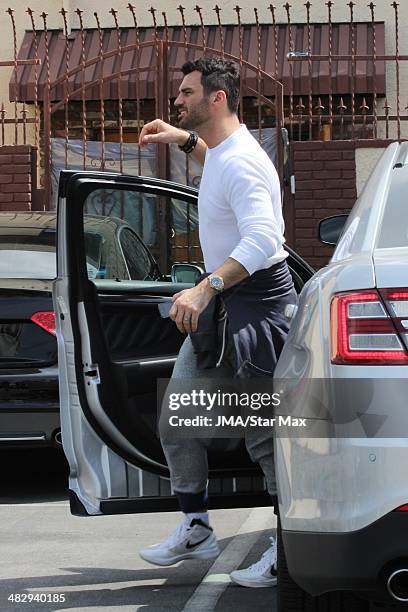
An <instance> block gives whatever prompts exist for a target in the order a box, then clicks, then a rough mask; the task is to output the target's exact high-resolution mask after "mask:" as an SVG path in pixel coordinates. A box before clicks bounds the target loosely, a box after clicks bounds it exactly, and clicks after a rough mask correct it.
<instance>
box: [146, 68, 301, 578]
mask: <svg viewBox="0 0 408 612" xmlns="http://www.w3.org/2000/svg"><path fill="white" fill-rule="evenodd" d="M182 72H183V74H184V79H183V81H182V83H181V86H180V89H179V95H178V97H177V99H176V101H175V106H176V108H177V111H178V119H179V126H180V127H179V128H175V127H172V126H170V125H168V124H166V123H164V122H163V121H161V120H158V119H156V120H155V121H152V122H150V123H148V124H147V125H145V126H144V128H143V130H142V132H141V135H140V145H141V146H145V145H146V144H148V143H176V144H178V145H179V146H180V148H182V149H183V150H184V151H185V152H186V153H193V154H194V156H195V157H196V158H197V159H198V160H199V161H201V162H202V163H204V168H203V174H202V179H201V184H200V192H199V200H198V210H199V233H200V244H201V248H202V251H203V255H204V263H205V267H206V270H207V272H210V273H211V274H210V275H209V276H207V277H206V278H204V280H202V281H201V282H199V283H198V284H197V285H196V286H195V287H194V288H192V289H188V290H185V291H182V292H180V293H178V294H176V295H175V296H174V303H173V306H172V308H171V311H170V316H171V318H172V319H173V320H174V321H175V323H176V325H177V327H178V329H179V330H180V331H181V332H183V333H187V334H189V336H188V337H187V338H186V340H185V342H184V344H183V346H182V348H181V350H180V353H179V356H178V358H177V362H176V364H175V367H174V372H173V376H172V379H171V381H170V385H176V381H177V379H182V378H193V379H194V378H208V379H211V378H215V379H216V378H231V377H232V376H238V377H240V378H245V377H250V376H259V375H260V374H261V375H267V376H271V375H272V373H273V369H274V366H275V364H276V361H277V358H278V355H279V352H280V350H281V348H282V346H283V343H284V340H285V338H286V334H287V331H288V320H287V318H286V317H285V315H284V309H285V306H286V305H287V304H288V303H295V302H296V293H295V291H294V288H293V283H292V279H291V277H290V273H289V271H288V268H287V265H286V256H287V254H286V252H285V251H284V249H283V243H284V237H283V228H284V224H283V218H282V212H281V200H280V185H279V180H278V176H277V173H276V170H275V168H274V166H273V164H272V162H271V161H270V159H269V158H268V156H267V155H266V153H265V152H264V151H263V149H262V148H261V147H260V145H259V144H258V143H257V141H256V140H255V139H254V138H253V137H252V135H251V134H250V133H249V131H248V130H247V128H246V127H245V126H244V125H241V124H240V122H239V118H238V115H237V110H238V103H239V90H240V86H239V78H240V77H239V72H238V69H237V67H236V66H235V64H233V63H232V62H230V61H226V60H222V59H213V58H211V59H209V58H205V59H199V60H196V61H195V62H187V63H186V64H184V66H183V67H182ZM186 130H196V133H195V132H186ZM215 296H221V298H222V302H223V305H224V306H225V309H226V311H227V320H228V342H226V343H225V342H224V343H223V345H225V346H223V349H224V350H223V352H222V354H221V355H220V357H219V359H218V362H217V363H216V364H215V363H214V364H213V366H215V367H208V364H207V369H200V367H199V366H200V356H199V355H197V354H196V352H195V351H194V349H193V342H194V339H195V336H194V333H195V332H196V331H197V327H198V325H199V318H200V315H201V314H202V313H203V311H204V310H206V309H207V306H209V304H210V302H211V301H212V300H213V299H214V298H215ZM224 331H225V329H224ZM224 340H225V334H224ZM161 442H162V446H163V449H164V452H165V455H166V459H167V462H168V465H169V469H170V475H171V481H172V487H173V490H174V492H175V494H176V495H177V497H178V501H179V504H180V508H181V510H182V511H183V512H184V514H185V520H184V521H183V523H182V524H181V525H180V526H179V527H178V528H177V529H176V530H175V531H174V532H173V533H172V534H171V535H170V536H169V537H168V538H167V539H166V540H165V541H164V542H162V543H161V544H156V545H154V546H150V547H148V548H146V549H144V550H142V551H140V555H141V556H142V558H143V559H145V560H147V561H149V562H150V563H153V564H156V565H172V564H173V563H177V562H178V561H181V560H184V559H191V558H200V559H211V558H215V557H216V556H217V555H218V554H219V548H218V544H217V540H216V537H215V534H214V532H213V530H212V528H211V527H210V525H209V518H208V513H207V479H208V467H207V447H206V443H205V441H204V440H198V439H192V438H191V439H188V440H182V441H177V440H170V439H168V438H167V437H166V436H165V435H163V433H162V432H161ZM246 446H247V449H248V451H249V454H250V456H251V458H252V460H254V461H256V462H258V463H259V464H260V465H261V467H262V469H263V472H264V474H265V478H266V481H267V486H268V491H269V493H270V495H271V496H272V498H273V500H274V503H275V506H276V483H275V474H274V461H273V443H272V439H271V432H268V433H267V434H264V435H259V434H257V433H255V434H254V433H253V432H246ZM272 540H273V538H272ZM275 565H276V546H275V542H274V541H272V546H271V547H270V548H269V549H268V550H267V551H266V553H264V555H263V557H262V559H261V560H260V561H259V562H258V563H256V564H254V565H253V566H251V567H250V568H247V569H245V570H236V571H234V572H232V574H231V578H232V580H233V581H235V582H237V583H238V584H242V585H244V586H261V587H262V586H272V585H274V584H276V567H275Z"/></svg>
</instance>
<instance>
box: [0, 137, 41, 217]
mask: <svg viewBox="0 0 408 612" xmlns="http://www.w3.org/2000/svg"><path fill="white" fill-rule="evenodd" d="M36 154H37V149H36V148H35V147H32V146H31V145H13V146H3V147H0V211H17V210H22V211H25V210H32V203H33V191H35V189H36V182H37V177H36V163H35V160H36Z"/></svg>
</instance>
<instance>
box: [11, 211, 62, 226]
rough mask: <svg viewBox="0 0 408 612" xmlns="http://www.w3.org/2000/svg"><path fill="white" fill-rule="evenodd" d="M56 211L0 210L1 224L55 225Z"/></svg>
mask: <svg viewBox="0 0 408 612" xmlns="http://www.w3.org/2000/svg"><path fill="white" fill-rule="evenodd" d="M56 222H57V213H56V212H41V211H35V212H34V211H33V212H0V225H7V226H8V227H10V226H11V227H13V226H14V227H40V228H41V227H42V228H47V227H50V228H51V227H55V225H56Z"/></svg>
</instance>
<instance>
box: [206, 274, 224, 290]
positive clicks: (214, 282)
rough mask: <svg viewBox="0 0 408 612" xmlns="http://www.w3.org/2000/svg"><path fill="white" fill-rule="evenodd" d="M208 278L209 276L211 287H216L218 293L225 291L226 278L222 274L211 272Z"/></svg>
mask: <svg viewBox="0 0 408 612" xmlns="http://www.w3.org/2000/svg"><path fill="white" fill-rule="evenodd" d="M207 278H208V282H209V284H210V287H211V289H215V291H217V293H221V291H224V280H223V278H222V276H217V275H216V274H210V275H209V276H208V277H207Z"/></svg>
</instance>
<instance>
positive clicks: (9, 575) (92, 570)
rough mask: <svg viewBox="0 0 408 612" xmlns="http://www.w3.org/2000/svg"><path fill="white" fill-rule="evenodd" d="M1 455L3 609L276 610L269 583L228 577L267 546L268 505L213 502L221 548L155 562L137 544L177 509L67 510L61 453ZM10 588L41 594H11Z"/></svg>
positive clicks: (163, 528)
mask: <svg viewBox="0 0 408 612" xmlns="http://www.w3.org/2000/svg"><path fill="white" fill-rule="evenodd" d="M0 461H1V464H0V465H1V466H2V467H1V476H0V551H1V554H0V610H1V611H2V612H17V611H20V610H21V611H23V610H25V611H31V610H37V611H40V610H41V612H48V611H52V610H69V611H79V610H86V611H88V612H90V611H92V612H93V611H95V612H96V611H100V610H109V611H111V610H112V611H116V610H117V611H121V612H125V611H126V612H130V611H132V612H133V611H134V610H139V609H142V608H143V609H146V610H148V611H149V612H159V611H160V612H162V611H173V610H174V611H178V610H180V611H186V612H193V611H196V610H197V611H198V610H199V611H200V612H207V611H212V610H215V611H216V612H221V611H222V612H229V611H234V612H236V611H238V610H242V611H250V610H253V609H256V610H257V611H258V610H268V611H270V612H273V611H274V610H276V593H275V589H273V588H267V589H246V588H242V587H238V586H236V585H231V584H229V581H228V574H229V572H230V571H231V570H232V569H235V568H236V567H246V566H247V565H249V564H250V563H252V562H253V561H255V560H257V559H258V558H259V556H260V555H261V554H262V552H263V550H265V549H266V548H267V546H268V544H269V540H268V535H269V534H270V533H273V532H274V529H273V527H274V524H275V523H274V517H273V514H272V510H271V508H258V509H255V510H248V509H238V510H232V511H231V510H228V511H226V510H217V511H214V512H212V524H213V526H214V528H215V531H216V534H217V537H218V539H219V541H220V545H221V549H222V553H221V555H220V557H219V558H218V559H217V560H216V561H215V562H209V561H193V562H192V561H190V562H183V563H180V564H178V565H176V566H173V567H170V568H158V567H154V566H151V565H149V564H148V563H146V562H144V561H142V560H141V559H140V558H139V556H138V554H137V550H138V549H139V548H141V547H144V546H147V545H148V544H151V543H154V542H157V541H160V540H161V539H162V538H163V537H165V536H166V535H168V533H169V532H170V531H171V530H172V529H173V528H174V527H175V526H176V525H177V524H178V522H179V519H180V515H179V514H178V513H160V514H140V515H123V516H112V517H110V516H108V517H93V518H78V517H73V516H71V515H70V512H69V506H68V502H67V492H66V483H67V468H66V465H65V461H64V459H63V457H62V455H61V453H59V452H58V451H54V450H49V451H41V450H25V451H16V450H14V451H11V450H7V451H6V450H1V451H0ZM12 594H19V595H20V596H21V597H20V598H21V599H27V600H28V599H29V598H30V597H32V596H33V595H34V596H36V599H37V600H38V601H32V602H29V601H20V602H15V601H14V602H13V601H11V600H9V597H10V595H12ZM62 596H65V601H61V600H62V599H63V597H62ZM17 599H18V597H17ZM44 599H46V600H47V601H44ZM41 600H42V601H41ZM50 600H51V601H50ZM56 600H57V601H56Z"/></svg>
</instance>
